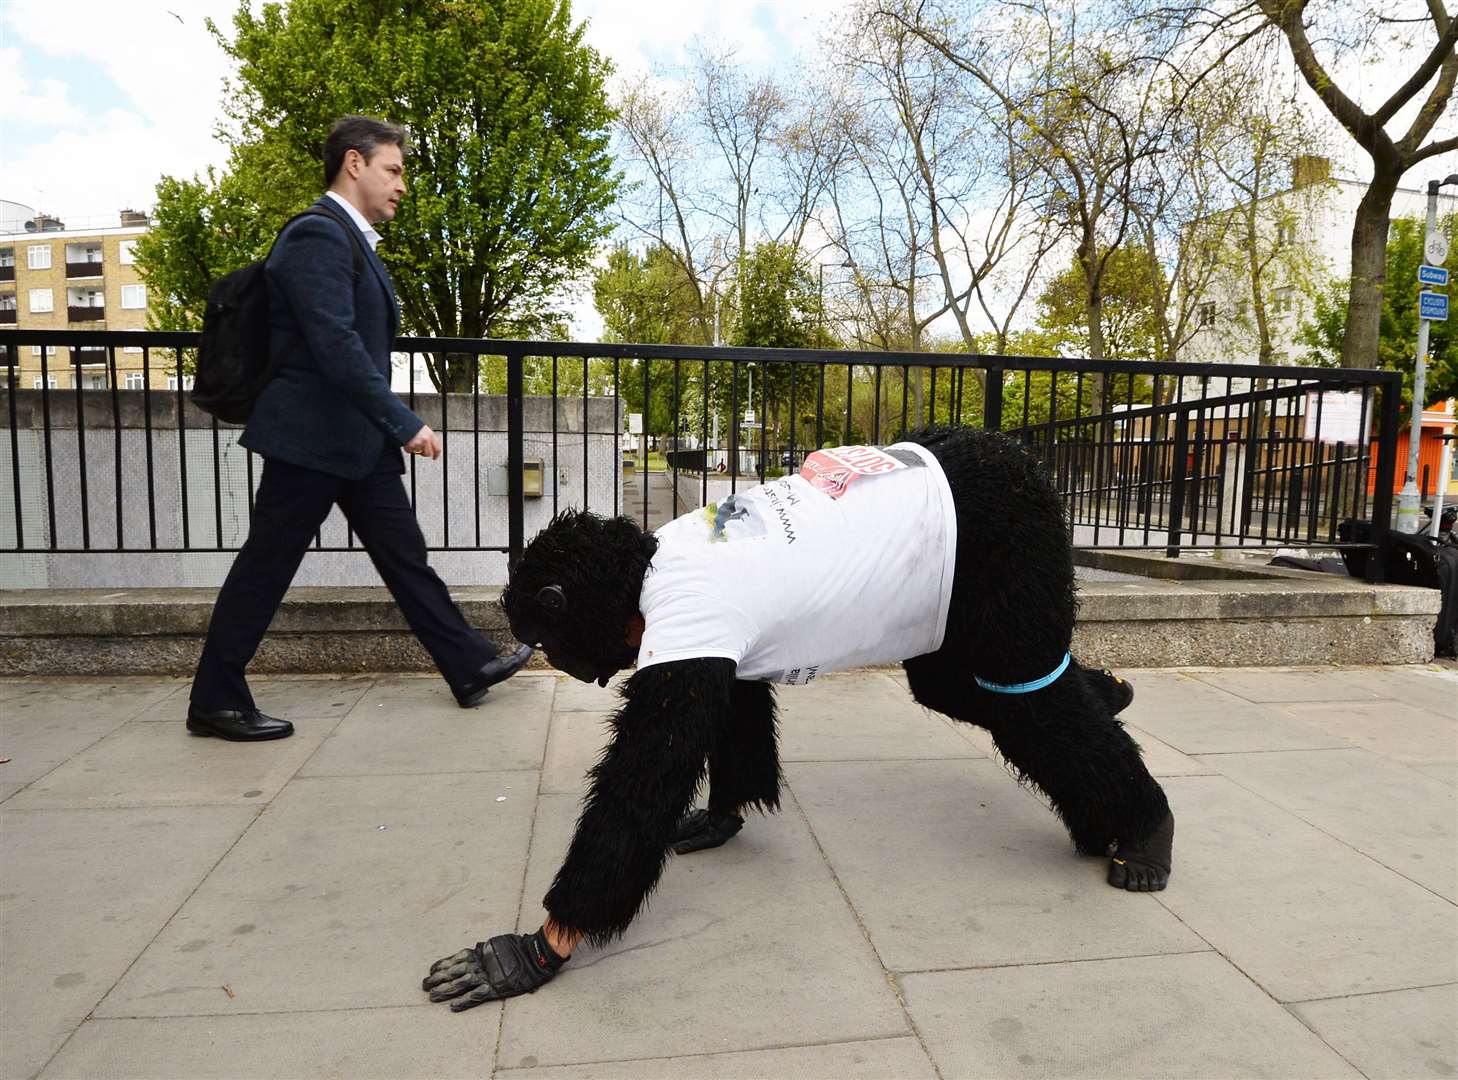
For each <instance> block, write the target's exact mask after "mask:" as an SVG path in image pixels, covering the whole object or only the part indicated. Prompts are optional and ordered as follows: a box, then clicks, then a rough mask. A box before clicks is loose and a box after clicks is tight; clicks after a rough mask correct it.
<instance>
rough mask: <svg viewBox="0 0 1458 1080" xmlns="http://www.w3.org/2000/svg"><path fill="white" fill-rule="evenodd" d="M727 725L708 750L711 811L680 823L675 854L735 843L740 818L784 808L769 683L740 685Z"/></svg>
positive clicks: (675, 833) (692, 813)
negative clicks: (745, 813)
mask: <svg viewBox="0 0 1458 1080" xmlns="http://www.w3.org/2000/svg"><path fill="white" fill-rule="evenodd" d="M732 697H733V709H732V715H731V716H730V717H729V719H728V722H727V723H725V724H721V725H718V726H717V727H716V728H715V731H714V742H713V745H712V747H711V748H710V750H709V806H708V809H707V810H705V809H693V810H690V811H689V812H688V813H687V814H685V815H684V816H683V817H681V818H680V819H679V821H678V825H677V826H676V827H675V828H674V831H673V838H672V840H671V842H670V846H671V847H672V849H673V851H674V853H675V854H678V855H687V854H689V853H690V852H693V851H705V850H707V849H709V848H716V847H719V846H720V845H721V844H724V843H727V842H728V841H730V840H732V839H733V838H734V837H735V836H736V835H737V834H738V832H739V830H740V829H741V828H742V827H743V825H744V818H743V817H742V816H741V812H742V811H743V810H744V809H746V808H747V807H750V806H756V807H758V808H759V809H760V810H763V811H765V812H773V811H775V810H778V809H779V806H780V756H779V749H778V744H777V741H776V740H777V736H776V732H775V720H776V710H775V695H774V687H772V686H771V685H770V684H769V683H762V682H745V681H739V680H736V681H735V683H734V690H733V695H732Z"/></svg>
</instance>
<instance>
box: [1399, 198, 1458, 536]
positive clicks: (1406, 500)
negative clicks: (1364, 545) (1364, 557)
mask: <svg viewBox="0 0 1458 1080" xmlns="http://www.w3.org/2000/svg"><path fill="white" fill-rule="evenodd" d="M1449 184H1452V185H1454V186H1458V173H1452V174H1450V175H1449V176H1448V177H1447V178H1446V179H1443V180H1429V181H1428V220H1427V228H1426V230H1425V231H1424V233H1423V258H1424V261H1432V262H1442V261H1443V260H1444V259H1445V258H1447V254H1448V253H1447V247H1448V245H1447V242H1446V238H1444V237H1443V234H1442V233H1441V232H1439V231H1438V190H1439V189H1440V188H1443V187H1446V186H1447V185H1449ZM1419 296H1421V293H1419ZM1419 304H1421V301H1419ZM1419 310H1421V307H1419ZM1431 326H1432V320H1431V319H1424V318H1419V319H1418V339H1417V357H1416V361H1415V364H1414V367H1413V375H1412V427H1411V429H1410V431H1409V434H1408V438H1407V475H1406V476H1405V477H1404V478H1403V483H1402V493H1401V494H1399V495H1398V497H1397V531H1398V532H1405V533H1416V532H1417V531H1418V514H1419V510H1420V507H1421V504H1422V495H1421V493H1420V492H1419V491H1418V486H1417V470H1418V449H1419V446H1418V444H1419V443H1420V442H1421V440H1422V434H1423V402H1424V401H1425V400H1426V396H1427V382H1428V332H1429V328H1430V327H1431ZM1438 482H1439V483H1443V482H1444V478H1443V477H1439V480H1438Z"/></svg>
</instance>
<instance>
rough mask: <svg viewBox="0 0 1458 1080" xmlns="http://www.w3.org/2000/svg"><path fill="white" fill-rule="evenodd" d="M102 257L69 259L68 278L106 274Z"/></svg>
mask: <svg viewBox="0 0 1458 1080" xmlns="http://www.w3.org/2000/svg"><path fill="white" fill-rule="evenodd" d="M104 265H105V264H103V263H102V261H101V258H100V257H99V256H98V257H97V258H94V259H67V260H66V276H67V277H68V278H93V277H102V276H104V273H103V270H102V267H103V266H104Z"/></svg>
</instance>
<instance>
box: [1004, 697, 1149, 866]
mask: <svg viewBox="0 0 1458 1080" xmlns="http://www.w3.org/2000/svg"><path fill="white" fill-rule="evenodd" d="M997 696H1005V697H1008V698H1010V699H1011V700H1009V701H1007V702H992V703H990V705H989V706H988V709H987V715H988V720H987V721H986V726H987V728H988V730H989V731H991V732H992V738H993V741H994V742H995V743H996V744H997V749H998V750H999V752H1001V754H1002V756H1003V757H1004V758H1006V759H1007V762H1008V764H1009V765H1011V766H1012V768H1013V769H1014V770H1015V771H1016V772H1017V774H1018V776H1019V777H1020V778H1022V779H1023V780H1024V781H1026V782H1028V783H1031V784H1033V785H1034V786H1036V787H1037V788H1039V789H1040V790H1041V791H1042V792H1043V793H1044V794H1045V795H1047V796H1048V798H1049V800H1050V801H1051V802H1052V803H1053V808H1054V809H1055V810H1056V811H1057V813H1058V816H1059V817H1061V818H1062V819H1063V823H1064V824H1065V825H1066V826H1067V827H1068V832H1069V834H1070V835H1071V836H1072V837H1073V843H1074V846H1075V847H1076V848H1077V849H1078V850H1079V851H1081V852H1083V853H1084V854H1086V855H1103V854H1105V853H1107V852H1108V850H1109V847H1110V845H1112V844H1137V843H1139V842H1141V841H1143V840H1145V839H1147V838H1148V837H1150V836H1151V835H1152V834H1153V833H1154V831H1155V830H1156V829H1157V828H1158V827H1159V825H1160V823H1161V822H1162V821H1163V820H1164V819H1165V817H1166V816H1167V815H1168V814H1169V804H1168V803H1167V802H1166V801H1165V797H1164V791H1163V789H1161V788H1160V786H1159V784H1158V783H1157V782H1156V781H1155V779H1154V777H1152V776H1150V775H1149V770H1148V769H1146V768H1145V767H1144V761H1143V759H1142V757H1141V756H1140V752H1139V745H1138V744H1137V743H1136V742H1135V741H1134V740H1133V739H1132V738H1130V737H1129V733H1128V732H1126V731H1125V730H1124V725H1123V724H1121V723H1119V721H1117V720H1115V719H1114V718H1113V717H1112V716H1110V715H1109V712H1108V709H1107V708H1106V707H1105V706H1104V704H1103V702H1102V701H1100V700H1099V698H1098V697H1097V696H1096V695H1094V694H1093V693H1091V692H1090V690H1089V689H1088V687H1087V686H1086V685H1084V683H1083V681H1082V680H1080V679H1076V678H1075V679H1070V678H1067V677H1065V678H1062V679H1059V680H1058V681H1057V682H1056V683H1054V684H1053V685H1052V686H1049V687H1047V688H1046V689H1043V690H1039V691H1036V692H1034V693H1031V694H1019V695H1015V696H1014V695H997Z"/></svg>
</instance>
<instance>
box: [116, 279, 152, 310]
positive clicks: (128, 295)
mask: <svg viewBox="0 0 1458 1080" xmlns="http://www.w3.org/2000/svg"><path fill="white" fill-rule="evenodd" d="M121 301H122V307H124V308H131V309H135V308H144V307H146V306H147V286H145V285H123V286H122V290H121Z"/></svg>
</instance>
